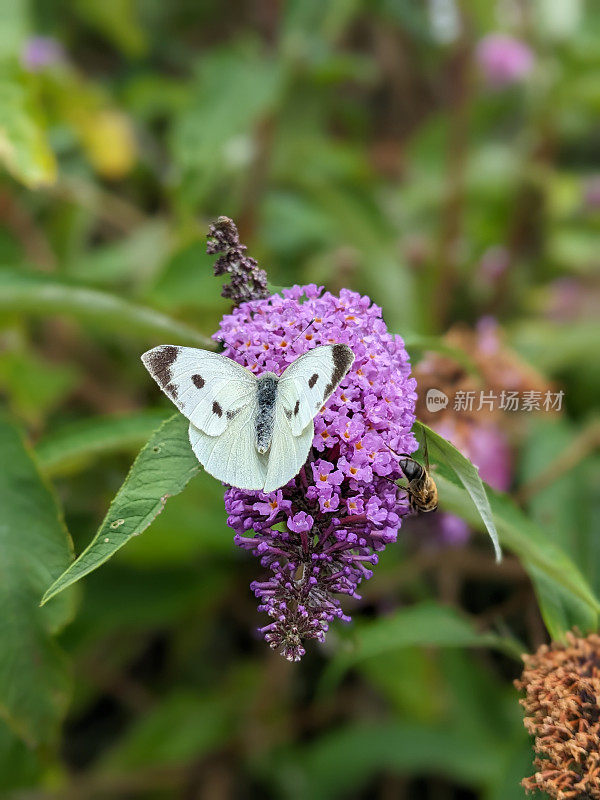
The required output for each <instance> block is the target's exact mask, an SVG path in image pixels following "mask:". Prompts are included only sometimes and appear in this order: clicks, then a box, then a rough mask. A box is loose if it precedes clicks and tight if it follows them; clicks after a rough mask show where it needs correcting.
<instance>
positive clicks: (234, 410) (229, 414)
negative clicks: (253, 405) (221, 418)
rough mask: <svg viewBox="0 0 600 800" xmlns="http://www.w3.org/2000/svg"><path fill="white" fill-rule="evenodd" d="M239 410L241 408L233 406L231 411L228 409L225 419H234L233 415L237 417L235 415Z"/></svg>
mask: <svg viewBox="0 0 600 800" xmlns="http://www.w3.org/2000/svg"><path fill="white" fill-rule="evenodd" d="M241 410H242V409H241V408H234V409H233V410H232V411H228V412H227V419H229V420H231V419H234V418H235V417H237V415H238V414H239V413H240V411H241Z"/></svg>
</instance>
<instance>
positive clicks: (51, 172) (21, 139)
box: [0, 62, 56, 189]
mask: <svg viewBox="0 0 600 800" xmlns="http://www.w3.org/2000/svg"><path fill="white" fill-rule="evenodd" d="M0 160H1V161H3V162H4V165H5V166H6V169H7V170H8V171H9V172H10V173H11V174H12V175H13V177H15V178H16V179H17V180H19V181H21V182H22V183H24V184H25V185H26V186H28V187H29V188H30V189H36V188H38V187H40V186H46V185H48V184H52V183H54V181H55V180H56V160H55V158H54V153H53V152H52V150H51V149H50V146H49V145H48V142H47V139H46V134H45V131H44V128H43V125H42V122H41V116H40V113H39V110H38V108H37V107H36V100H35V97H34V95H33V89H32V87H31V86H30V84H29V81H28V79H27V76H26V75H24V74H23V73H21V71H20V70H19V68H18V67H17V66H16V64H13V63H9V62H5V63H3V64H0Z"/></svg>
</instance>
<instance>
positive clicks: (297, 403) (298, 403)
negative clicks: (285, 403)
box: [294, 400, 300, 417]
mask: <svg viewBox="0 0 600 800" xmlns="http://www.w3.org/2000/svg"><path fill="white" fill-rule="evenodd" d="M299 411H300V400H296V405H295V406H294V416H295V417H297V416H298V412H299Z"/></svg>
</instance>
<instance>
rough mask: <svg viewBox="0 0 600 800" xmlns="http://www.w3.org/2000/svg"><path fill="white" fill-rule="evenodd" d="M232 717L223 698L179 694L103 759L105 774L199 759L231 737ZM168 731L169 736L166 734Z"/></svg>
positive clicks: (226, 700)
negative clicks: (150, 764) (149, 765)
mask: <svg viewBox="0 0 600 800" xmlns="http://www.w3.org/2000/svg"><path fill="white" fill-rule="evenodd" d="M232 717H233V714H232V709H231V707H230V702H228V698H227V697H226V696H224V695H222V694H221V695H217V696H215V695H210V696H207V697H199V696H198V695H197V694H194V693H192V692H181V691H180V692H177V693H175V694H173V695H171V696H169V697H167V698H165V699H164V700H163V701H162V702H161V703H160V704H159V705H158V706H157V707H156V708H153V709H152V710H151V711H150V712H149V713H147V714H145V715H144V716H143V717H142V718H141V719H140V720H138V721H137V723H136V724H135V725H134V726H133V728H132V729H131V730H130V731H128V733H127V735H126V736H125V738H124V741H122V742H119V743H117V745H116V746H115V747H114V748H112V750H111V751H109V752H108V753H107V755H106V756H105V757H104V758H103V760H102V765H101V769H102V772H108V773H115V772H116V773H119V772H121V771H124V770H130V769H135V768H141V767H144V766H145V765H147V764H149V763H152V764H154V765H159V764H161V765H162V764H178V763H187V762H188V761H190V760H192V759H194V760H195V759H199V758H202V757H203V756H204V755H206V754H207V753H208V752H210V751H211V750H214V749H216V748H217V747H219V746H221V745H223V744H224V743H225V742H226V741H227V739H228V738H229V736H230V735H231V729H232V727H233V719H232ZM167 731H168V735H165V733H166V732H167Z"/></svg>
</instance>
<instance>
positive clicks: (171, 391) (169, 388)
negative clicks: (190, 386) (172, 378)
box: [163, 383, 177, 400]
mask: <svg viewBox="0 0 600 800" xmlns="http://www.w3.org/2000/svg"><path fill="white" fill-rule="evenodd" d="M163 389H164V390H165V392H166V393H167V394H168V395H169V397H171V398H172V399H173V400H177V387H176V386H175V384H174V383H167V385H166V386H163Z"/></svg>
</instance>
